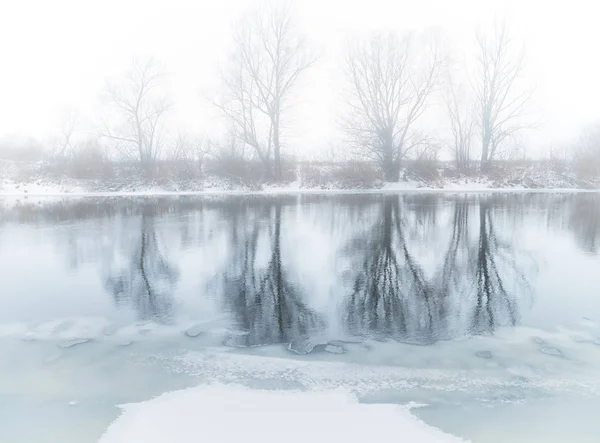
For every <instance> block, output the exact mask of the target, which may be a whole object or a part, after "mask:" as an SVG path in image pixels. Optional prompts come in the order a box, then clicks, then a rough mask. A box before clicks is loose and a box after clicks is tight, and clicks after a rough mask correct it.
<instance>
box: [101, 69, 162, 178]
mask: <svg viewBox="0 0 600 443" xmlns="http://www.w3.org/2000/svg"><path fill="white" fill-rule="evenodd" d="M162 79H163V74H162V72H161V70H160V68H159V65H158V64H157V62H156V61H154V60H148V61H145V62H140V61H137V60H136V61H134V64H133V67H132V68H131V70H130V71H129V72H127V74H126V75H125V76H124V77H123V78H122V79H121V80H120V81H119V82H116V83H108V85H107V88H106V98H107V99H108V101H109V103H110V104H111V106H112V107H113V109H114V111H115V113H116V115H115V117H116V121H115V122H114V124H112V125H111V124H108V123H104V128H103V130H102V132H101V136H102V137H105V138H107V139H109V140H112V141H113V142H114V147H115V148H116V149H117V151H119V152H120V153H121V154H122V155H124V156H125V157H128V158H136V159H137V160H139V161H140V163H141V164H142V166H144V167H147V168H149V167H151V165H152V164H153V163H154V161H155V160H156V158H157V157H158V155H159V153H160V150H161V148H162V146H161V141H162V132H161V130H162V128H161V123H162V119H163V117H164V114H165V112H166V111H167V110H168V109H169V104H168V102H167V99H166V96H165V94H164V92H163V91H162V89H161V86H162V85H161V82H162Z"/></svg>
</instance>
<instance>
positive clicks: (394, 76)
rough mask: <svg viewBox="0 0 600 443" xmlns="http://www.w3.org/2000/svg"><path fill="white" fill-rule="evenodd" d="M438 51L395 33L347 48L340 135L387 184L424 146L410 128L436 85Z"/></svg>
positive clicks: (439, 63)
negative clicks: (346, 84)
mask: <svg viewBox="0 0 600 443" xmlns="http://www.w3.org/2000/svg"><path fill="white" fill-rule="evenodd" d="M439 49H440V48H439V44H438V40H437V39H435V38H430V39H429V41H427V42H426V43H425V44H424V45H417V42H416V41H415V38H413V37H412V36H410V35H405V36H398V35H396V34H389V35H387V36H384V35H374V36H372V37H371V38H369V39H366V40H362V41H355V42H354V44H351V45H350V46H349V49H348V53H347V57H346V73H347V77H348V80H349V84H350V87H349V91H348V96H347V104H348V108H349V109H348V112H347V115H346V116H345V117H344V119H343V130H344V132H345V133H346V135H347V137H348V139H349V141H350V142H351V143H352V144H353V145H354V147H355V149H357V151H358V153H359V154H360V155H362V156H364V157H366V158H369V159H371V160H374V161H376V162H377V163H378V164H379V165H380V167H381V169H382V171H383V173H384V177H385V179H386V180H387V181H394V182H395V181H398V179H399V174H400V166H401V162H402V160H403V159H404V158H405V157H406V156H407V155H408V154H409V153H410V152H411V151H412V150H414V149H415V148H416V147H417V146H419V145H422V144H424V142H425V137H424V136H423V135H422V134H421V133H419V131H417V130H416V128H415V123H416V122H417V120H418V119H419V118H420V117H421V116H422V115H423V113H424V112H425V110H426V109H427V104H428V98H429V97H430V95H431V93H432V92H433V91H434V89H435V87H436V85H437V84H438V79H439V75H440V71H441V66H442V62H443V57H442V55H441V53H440V50H439Z"/></svg>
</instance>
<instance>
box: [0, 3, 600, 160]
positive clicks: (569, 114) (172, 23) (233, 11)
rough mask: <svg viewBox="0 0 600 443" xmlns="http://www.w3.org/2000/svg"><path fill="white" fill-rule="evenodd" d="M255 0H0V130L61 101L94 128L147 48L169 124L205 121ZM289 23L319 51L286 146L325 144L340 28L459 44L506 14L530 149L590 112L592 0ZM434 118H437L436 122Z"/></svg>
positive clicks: (316, 17) (342, 7) (12, 129)
mask: <svg viewBox="0 0 600 443" xmlns="http://www.w3.org/2000/svg"><path fill="white" fill-rule="evenodd" d="M260 1H261V0H254V1H253V0H219V1H217V0H214V1H205V0H196V1H192V0H162V1H158V0H147V1H133V0H129V1H127V0H104V1H91V0H90V1H86V0H54V1H46V0H39V1H34V0H0V137H2V136H6V135H10V136H15V135H23V136H25V135H31V136H34V137H36V138H39V139H42V140H43V139H45V138H47V137H50V136H52V135H53V134H54V133H56V132H58V131H59V130H60V121H61V118H62V115H63V114H64V112H65V110H67V109H73V110H75V111H76V112H77V113H79V114H81V116H82V120H83V121H84V123H82V129H92V128H93V123H94V117H97V115H98V112H99V106H100V92H101V91H102V88H103V85H104V82H105V80H106V78H107V77H110V76H115V75H118V74H119V73H122V72H123V71H125V70H126V69H127V68H128V67H129V66H130V64H131V60H132V57H133V56H148V55H152V56H154V57H155V58H157V59H158V60H159V61H161V62H162V63H163V64H164V65H165V66H166V69H167V72H168V74H169V77H168V79H169V80H168V83H169V92H170V95H171V97H172V101H173V102H174V109H173V111H172V113H171V115H170V124H171V125H172V126H173V127H174V128H176V129H182V130H187V131H191V132H209V133H210V132H211V128H214V127H215V123H216V122H215V117H214V116H213V115H214V111H213V110H212V109H211V108H210V106H209V105H207V104H206V102H205V100H204V98H203V94H206V93H210V91H213V90H214V89H215V87H216V86H217V85H218V77H217V73H218V68H219V65H222V64H223V63H224V61H225V60H226V56H227V54H226V52H227V49H228V47H229V44H230V35H231V29H232V26H233V25H234V23H235V22H236V21H237V19H239V17H240V16H241V14H242V13H243V12H244V10H245V9H246V8H247V7H249V6H251V5H253V4H256V3H259V2H260ZM292 4H293V6H294V11H295V13H296V19H297V23H298V27H299V28H300V29H301V30H303V31H304V32H305V33H306V34H307V36H308V38H309V39H310V41H311V42H312V43H313V44H314V45H315V46H316V47H317V48H318V49H319V50H320V51H321V52H322V54H323V57H322V59H321V61H320V62H319V64H318V65H317V67H316V68H315V69H314V70H313V71H312V73H311V74H310V75H309V76H307V78H305V79H304V82H303V83H304V85H303V86H302V90H301V94H300V95H301V98H302V103H301V105H300V106H299V107H298V108H297V109H298V112H297V113H296V115H295V118H294V120H293V122H292V124H291V132H292V134H293V135H294V137H293V138H292V139H291V140H290V144H291V145H293V146H294V148H295V150H296V151H298V152H300V151H305V152H313V151H315V150H318V149H319V148H320V147H324V146H326V145H327V143H328V141H329V139H330V138H331V134H332V132H333V130H334V129H335V125H336V123H335V122H336V117H337V114H336V113H337V112H338V109H339V107H338V105H339V102H338V99H339V86H340V78H339V69H338V66H339V61H340V56H341V53H342V48H343V43H344V41H345V38H346V36H348V35H349V34H355V33H363V32H369V31H372V30H377V29H381V30H398V31H403V30H409V29H410V30H419V29H425V28H428V27H439V28H441V29H442V30H443V31H444V32H445V33H446V34H447V35H448V36H449V37H450V39H451V40H453V41H454V45H455V49H457V50H458V52H459V53H460V52H466V51H467V50H468V44H471V42H472V37H473V34H474V31H475V29H476V27H477V26H480V25H483V26H485V25H486V24H488V25H489V23H490V22H491V21H492V20H493V18H494V17H501V18H502V17H507V18H508V22H509V24H510V26H511V28H512V29H513V30H514V31H515V33H516V34H517V35H518V36H520V37H522V38H523V40H524V41H525V45H526V49H527V62H528V75H529V78H528V80H529V81H530V82H531V83H534V84H535V85H536V95H535V100H534V102H533V103H532V106H533V108H534V109H535V110H536V111H537V112H538V113H539V118H540V119H541V122H542V123H541V124H540V126H539V129H538V130H537V131H535V134H532V135H531V136H530V141H531V143H532V145H535V147H536V149H539V148H540V147H541V146H546V145H547V144H548V143H549V142H552V141H560V140H563V139H566V138H568V137H571V136H574V134H575V132H576V131H577V130H578V129H579V128H580V127H581V125H583V124H585V123H587V122H589V121H593V120H596V119H598V118H600V80H599V79H600V57H598V44H599V43H600V27H599V26H598V23H597V17H598V14H599V13H600V11H598V10H597V9H598V7H599V6H596V4H595V2H594V1H592V0H591V1H584V0H570V1H568V2H567V1H551V0H550V1H537V0H521V1H499V0H495V1H493V0H451V1H450V0H411V1H407V0H356V1H352V0H302V1H300V0H298V1H294V2H292ZM440 124H443V123H440Z"/></svg>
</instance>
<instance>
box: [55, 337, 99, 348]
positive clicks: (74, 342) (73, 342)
mask: <svg viewBox="0 0 600 443" xmlns="http://www.w3.org/2000/svg"><path fill="white" fill-rule="evenodd" d="M90 341H91V339H89V338H76V339H73V340H67V341H63V342H62V343H59V344H58V346H59V347H61V348H72V347H73V346H77V345H82V344H84V343H88V342H90Z"/></svg>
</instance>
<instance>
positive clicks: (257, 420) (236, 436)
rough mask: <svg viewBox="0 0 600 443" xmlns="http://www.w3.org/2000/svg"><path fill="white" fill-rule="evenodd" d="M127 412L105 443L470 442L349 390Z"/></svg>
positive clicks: (229, 398)
mask: <svg viewBox="0 0 600 443" xmlns="http://www.w3.org/2000/svg"><path fill="white" fill-rule="evenodd" d="M123 409H124V413H123V415H122V416H121V417H119V419H117V421H116V422H115V423H113V424H112V425H111V426H110V427H109V428H108V430H107V432H106V434H105V435H104V436H103V437H102V438H101V439H100V442H99V443H193V442H194V443H195V442H197V441H199V440H201V441H208V442H211V443H234V442H239V441H260V442H262V443H279V442H282V441H285V442H288V443H307V442H313V443H326V442H327V443H329V442H334V441H339V442H345V443H364V442H378V443H387V442H389V443H392V442H395V443H397V442H399V441H406V442H419V443H459V442H464V440H462V439H460V438H457V437H454V436H451V435H448V434H445V433H443V432H441V431H439V430H437V429H435V428H433V427H431V426H428V425H426V424H425V423H423V422H422V421H420V420H419V419H417V418H416V417H415V416H414V415H412V414H411V413H410V410H409V408H406V407H401V406H397V405H386V404H379V405H375V404H360V403H359V402H358V401H357V399H356V397H355V396H354V395H352V394H351V393H349V392H347V391H343V390H336V391H313V392H300V391H266V390H253V389H248V388H245V387H241V386H234V385H213V386H210V385H205V386H198V387H194V388H189V389H186V390H182V391H176V392H171V393H168V394H164V395H161V396H160V397H158V398H155V399H153V400H149V401H147V402H143V403H140V404H132V405H125V406H124V407H123Z"/></svg>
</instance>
